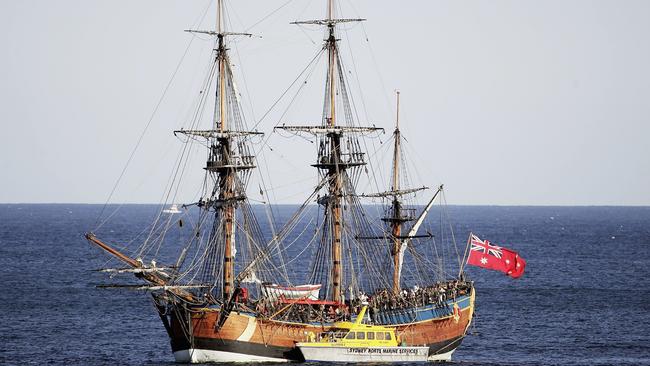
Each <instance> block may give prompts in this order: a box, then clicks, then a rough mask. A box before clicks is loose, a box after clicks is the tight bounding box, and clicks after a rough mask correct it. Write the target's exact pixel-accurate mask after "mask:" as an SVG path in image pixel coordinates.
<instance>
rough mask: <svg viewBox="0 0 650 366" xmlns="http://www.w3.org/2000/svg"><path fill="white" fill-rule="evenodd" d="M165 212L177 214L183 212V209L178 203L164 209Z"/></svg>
mask: <svg viewBox="0 0 650 366" xmlns="http://www.w3.org/2000/svg"><path fill="white" fill-rule="evenodd" d="M163 212H164V213H168V214H177V213H181V210H179V209H178V205H171V206H170V207H169V208H166V209H164V210H163Z"/></svg>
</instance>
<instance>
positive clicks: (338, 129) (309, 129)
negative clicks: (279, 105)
mask: <svg viewBox="0 0 650 366" xmlns="http://www.w3.org/2000/svg"><path fill="white" fill-rule="evenodd" d="M273 130H285V131H291V132H306V133H310V134H313V135H319V134H333V135H342V134H344V133H372V132H376V131H382V132H383V131H384V129H383V128H381V127H374V126H372V127H355V126H322V125H320V126H284V125H283V126H279V127H274V128H273Z"/></svg>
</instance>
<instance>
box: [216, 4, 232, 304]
mask: <svg viewBox="0 0 650 366" xmlns="http://www.w3.org/2000/svg"><path fill="white" fill-rule="evenodd" d="M217 6H218V9H217V31H218V35H217V37H218V39H219V48H218V52H219V56H218V60H219V101H218V103H219V118H220V119H221V121H220V123H219V131H220V132H221V133H222V134H224V135H225V136H224V137H223V138H220V139H219V140H220V144H221V156H222V159H223V162H224V165H226V166H228V165H229V164H230V155H231V153H230V143H231V137H230V136H229V135H227V134H225V132H226V131H228V124H227V122H228V120H227V117H228V112H227V110H226V61H227V57H226V47H225V45H224V35H223V34H222V31H223V29H222V16H223V14H222V12H223V2H222V0H219V2H218V4H217ZM234 174H236V173H235V170H233V169H223V170H222V171H221V172H220V174H219V175H220V176H219V181H220V185H221V187H220V188H221V189H220V192H221V194H220V196H221V197H220V199H221V200H223V202H226V204H225V205H224V206H223V211H222V212H223V218H224V220H225V227H224V236H225V237H224V252H223V288H222V296H223V298H224V299H227V298H230V295H231V294H232V291H233V282H234V272H235V261H234V258H233V246H234V245H235V230H234V228H235V226H234V224H235V205H234V203H233V202H232V198H233V185H234Z"/></svg>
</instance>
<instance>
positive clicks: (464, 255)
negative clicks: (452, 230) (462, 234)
mask: <svg viewBox="0 0 650 366" xmlns="http://www.w3.org/2000/svg"><path fill="white" fill-rule="evenodd" d="M472 234H473V233H472V232H471V231H470V232H469V236H468V237H467V245H465V254H463V261H462V262H460V271H458V278H460V275H461V274H462V273H463V268H465V263H466V262H467V253H468V252H469V244H470V242H471V241H472Z"/></svg>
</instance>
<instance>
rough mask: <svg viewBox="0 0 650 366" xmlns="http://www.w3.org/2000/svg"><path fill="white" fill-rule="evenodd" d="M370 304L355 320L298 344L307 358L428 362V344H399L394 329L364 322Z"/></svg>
mask: <svg viewBox="0 0 650 366" xmlns="http://www.w3.org/2000/svg"><path fill="white" fill-rule="evenodd" d="M366 309H367V306H364V307H363V308H362V309H361V311H360V312H359V315H358V316H357V319H356V321H355V322H337V323H334V326H333V327H332V328H330V330H329V331H327V332H323V333H320V334H319V335H318V336H316V335H315V334H313V333H310V334H308V339H307V341H306V342H298V343H296V347H298V348H299V349H300V352H302V355H303V357H304V358H305V361H325V362H426V361H427V358H428V356H429V347H427V346H407V345H405V344H400V343H401V342H400V341H399V339H398V337H397V336H396V334H395V328H390V327H383V326H378V325H369V324H364V323H363V318H364V316H365V313H366Z"/></svg>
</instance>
